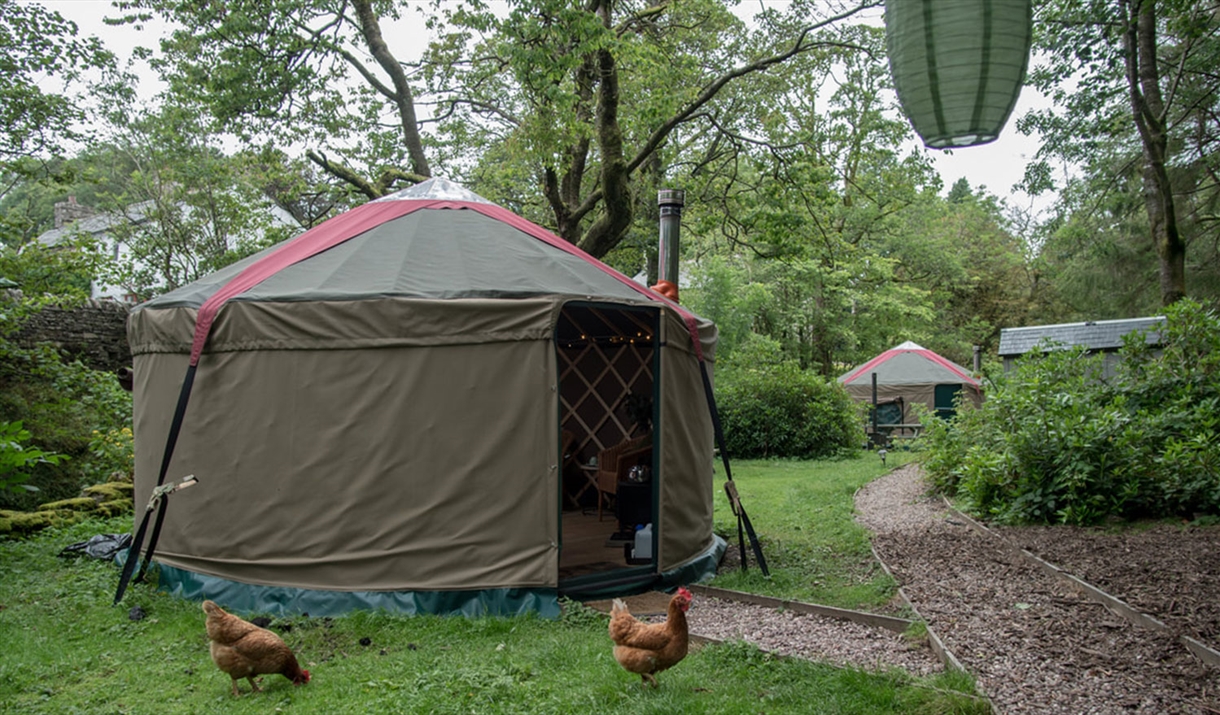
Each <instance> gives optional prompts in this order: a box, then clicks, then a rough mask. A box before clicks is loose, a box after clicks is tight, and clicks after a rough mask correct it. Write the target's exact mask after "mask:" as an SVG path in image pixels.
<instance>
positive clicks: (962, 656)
mask: <svg viewBox="0 0 1220 715" xmlns="http://www.w3.org/2000/svg"><path fill="white" fill-rule="evenodd" d="M856 511H857V519H858V520H859V522H860V523H861V524H863V525H864V526H865V527H867V528H868V529H870V530H871V531H872V532H873V548H874V551H875V552H876V554H877V555H878V557H879V558H880V559H881V560H882V562H883V563H884V564H885V565H886V567H887V568H888V569H889V570H890V571H891V573H893V574H894V576H895V578H897V579H898V582H899V584H900V587H901V593H902V595H903V596H904V597H905V598H906V599H907V600H908V601H909V602H910V604H911V605H912V607H913V608H914V609H915V610H916V611H918V613H919V614H920V616H921V617H922V618H923V619H924V620H925V621H926V622H927V624H928V627H929V628H930V629H931V630H932V631H933V632H934V633H935V634H936V635H937V636H939V638H940V640H941V641H942V642H943V643H944V645H945V646H946V648H948V650H949V651H950V652H951V653H952V654H953V655H954V656H955V657H956V659H957V660H958V661H959V662H960V663H961V664H962V666H963V667H965V669H966V670H968V671H969V672H970V673H972V674H973V675H974V676H975V678H976V679H977V682H978V686H979V689H980V690H981V691H982V692H983V693H985V694H986V695H987V696H988V697H989V698H990V699H991V703H992V706H993V708H994V710H995V711H996V712H997V713H1003V714H1004V715H1018V714H1024V713H1071V714H1072V715H1092V714H1095V713H1104V714H1109V713H1150V714H1151V713H1156V714H1157V715H1160V714H1162V713H1164V714H1167V715H1172V714H1177V713H1190V714H1192V715H1193V714H1198V715H1220V669H1218V668H1216V667H1214V666H1209V665H1206V664H1204V663H1202V662H1201V661H1199V660H1197V659H1196V658H1195V657H1193V656H1192V655H1190V654H1189V653H1188V651H1187V650H1186V649H1185V648H1184V647H1183V646H1182V644H1181V643H1180V642H1179V640H1178V636H1179V635H1180V634H1186V635H1190V636H1192V637H1194V638H1197V639H1199V640H1200V641H1202V642H1204V643H1205V644H1206V645H1208V646H1210V647H1211V648H1213V649H1217V650H1220V527H1206V528H1191V529H1183V528H1179V527H1176V526H1173V525H1159V526H1156V527H1153V528H1151V529H1147V530H1143V531H1138V532H1132V531H1131V530H1124V531H1123V532H1121V533H1120V532H1117V531H1106V530H1103V529H1079V528H1067V527H1046V528H1043V527H1007V528H996V529H992V533H991V534H985V533H981V532H980V531H979V530H977V529H975V528H973V527H972V526H971V525H970V524H969V522H968V521H967V520H966V519H964V518H963V517H962V516H961V515H959V514H957V513H956V512H954V511H953V510H951V509H950V508H948V507H947V505H946V504H945V503H944V501H943V500H940V499H938V498H934V497H932V496H930V495H929V494H928V491H927V486H926V484H925V482H924V480H923V475H922V472H921V471H920V468H919V466H918V465H917V464H910V465H906V466H904V467H901V468H899V469H896V470H894V471H893V472H891V473H890V474H888V475H886V476H885V477H882V478H881V479H878V480H876V481H874V482H872V483H870V484H868V485H867V486H865V487H864V488H863V489H861V490H860V491H859V492H858V493H857V495H856ZM1013 547H1020V548H1024V549H1027V550H1028V551H1030V552H1031V553H1034V554H1036V555H1037V556H1039V557H1041V558H1043V559H1045V560H1047V561H1049V562H1051V563H1053V564H1055V565H1056V566H1059V567H1060V568H1062V569H1064V570H1066V571H1068V572H1069V573H1071V574H1073V575H1074V576H1076V577H1077V578H1080V579H1083V580H1085V581H1087V582H1089V583H1091V584H1092V585H1094V586H1097V587H1099V588H1101V589H1102V590H1104V591H1106V592H1107V593H1109V594H1110V595H1112V596H1115V597H1117V598H1119V599H1121V600H1123V601H1125V602H1126V603H1128V604H1130V605H1132V606H1134V607H1135V608H1136V609H1137V610H1140V611H1143V612H1146V613H1148V614H1150V615H1152V616H1154V617H1155V618H1158V619H1160V620H1161V621H1163V622H1165V623H1166V624H1167V625H1168V626H1169V630H1167V631H1157V630H1151V629H1147V628H1141V627H1138V626H1135V625H1132V624H1131V623H1129V622H1127V621H1126V620H1124V619H1122V618H1121V617H1120V616H1118V615H1117V614H1115V613H1113V612H1111V611H1110V610H1108V609H1107V608H1106V607H1104V606H1102V605H1100V604H1098V603H1096V602H1094V601H1091V600H1089V599H1088V598H1086V597H1085V596H1083V595H1082V594H1081V593H1079V592H1078V591H1077V590H1076V589H1074V588H1073V587H1071V586H1070V585H1068V584H1066V583H1065V582H1064V580H1063V579H1061V578H1057V577H1055V576H1053V575H1051V574H1048V573H1047V572H1046V571H1044V570H1042V569H1040V568H1037V567H1036V566H1034V565H1033V564H1032V563H1031V561H1030V559H1028V558H1026V557H1024V556H1022V555H1021V554H1020V552H1019V551H1018V550H1017V549H1016V548H1013ZM687 617H688V619H689V621H690V624H691V633H692V635H694V636H702V637H704V638H713V639H716V640H744V641H747V642H749V643H753V644H755V645H757V646H758V647H760V648H762V649H764V650H767V651H770V652H774V653H778V654H782V655H790V656H796V657H801V658H808V659H811V660H817V661H820V662H828V663H833V664H836V665H841V666H849V667H857V668H863V669H866V670H889V669H894V668H901V669H903V670H906V671H908V672H910V673H913V674H916V675H927V674H931V673H936V672H939V671H941V670H943V668H942V665H941V663H940V661H939V660H938V659H937V658H936V657H935V656H934V655H933V653H932V651H931V650H930V648H928V647H927V646H926V645H919V644H914V643H912V642H909V641H908V640H907V639H905V638H903V637H902V636H901V635H900V634H897V633H894V632H892V631H889V630H886V629H884V628H878V627H872V626H866V625H862V624H857V623H853V622H850V621H843V620H839V619H832V618H827V617H822V616H817V615H808V614H803V613H796V612H792V611H786V610H779V609H771V608H766V607H763V606H758V605H753V604H747V603H739V602H735V601H727V600H720V599H717V598H710V597H699V598H697V599H696V601H695V604H694V606H693V607H692V608H691V610H690V612H689V613H688V614H687ZM651 620H660V619H659V618H654V619H651Z"/></svg>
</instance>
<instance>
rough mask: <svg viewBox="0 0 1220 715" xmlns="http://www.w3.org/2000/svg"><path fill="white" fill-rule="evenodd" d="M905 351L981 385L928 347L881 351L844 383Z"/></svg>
mask: <svg viewBox="0 0 1220 715" xmlns="http://www.w3.org/2000/svg"><path fill="white" fill-rule="evenodd" d="M903 353H915V354H917V355H919V356H921V357H923V358H926V359H928V360H931V361H932V362H934V363H936V364H937V365H940V366H941V367H943V368H945V369H946V370H948V371H949V372H951V373H953V374H954V375H956V376H957V377H960V378H962V380H963V381H964V382H966V383H967V384H969V385H970V386H971V387H978V386H979V381H978V380H976V379H974V378H973V377H971V376H970V375H969V374H967V373H965V372H963V371H962V370H960V369H958V367H957V365H955V364H953V363H952V362H950V361H949V360H948V359H946V358H944V357H941V356H940V355H937V354H936V353H934V352H932V351H931V350H929V349H927V348H919V349H914V348H901V349H899V348H890V349H889V350H886V351H885V352H883V353H881V354H880V355H878V356H877V357H875V358H873V359H872V360H869V361H868V362H866V363H864V364H863V365H861V366H860V367H858V368H856V369H855V370H853V371H851V372H850V373H848V374H847V377H845V378H843V384H844V385H846V384H848V383H850V382H853V381H854V380H855V379H856V378H858V377H860V376H861V375H865V374H868V373H869V372H871V371H872V369H873V368H875V367H877V366H878V365H880V364H882V363H884V362H887V361H889V360H892V359H893V358H895V357H897V356H899V355H901V354H903Z"/></svg>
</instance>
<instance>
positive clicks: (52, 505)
mask: <svg viewBox="0 0 1220 715" xmlns="http://www.w3.org/2000/svg"><path fill="white" fill-rule="evenodd" d="M60 510H68V511H96V510H97V502H96V501H94V500H93V499H91V498H89V497H76V498H74V499H60V500H59V501H52V502H47V503H46V504H40V505H39V506H38V511H60Z"/></svg>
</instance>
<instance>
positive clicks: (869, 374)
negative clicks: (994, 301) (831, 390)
mask: <svg viewBox="0 0 1220 715" xmlns="http://www.w3.org/2000/svg"><path fill="white" fill-rule="evenodd" d="M874 375H876V386H877V390H876V399H877V402H878V404H881V403H886V404H889V405H892V406H897V407H898V409H897V410H895V411H896V412H898V422H906V423H911V422H914V415H913V414H912V413H911V406H912V405H913V404H921V405H923V406H925V407H927V409H928V410H929V411H933V412H935V413H936V414H939V415H941V416H950V415H952V414H953V412H954V406H955V404H956V403H957V400H958V395H959V394H960V395H962V398H961V399H962V400H964V401H965V403H966V404H973V405H978V404H980V403H981V402H982V400H983V392H982V385H981V384H980V383H979V381H978V379H977V378H975V377H974V376H973V375H971V374H970V371H969V370H967V369H966V368H964V367H962V366H961V365H958V364H957V363H955V362H953V361H952V360H949V359H948V358H944V357H941V356H940V355H938V354H936V353H934V352H932V351H931V350H929V349H927V348H925V347H923V346H921V345H918V344H916V343H914V342H911V341H909V340H908V341H907V342H905V343H902V344H901V345H899V346H897V347H894V348H890V349H889V350H886V351H885V352H883V353H881V354H880V355H878V356H876V357H875V358H873V359H872V360H869V361H868V362H866V363H864V364H863V365H861V366H859V367H857V368H855V369H854V370H850V371H848V372H846V373H844V374H842V375H840V376H839V383H840V384H842V385H843V387H845V388H847V391H848V393H850V394H851V396H852V397H853V398H855V399H856V400H857V401H859V402H868V403H871V402H872V401H873V376H874ZM888 421H889V420H882V422H888Z"/></svg>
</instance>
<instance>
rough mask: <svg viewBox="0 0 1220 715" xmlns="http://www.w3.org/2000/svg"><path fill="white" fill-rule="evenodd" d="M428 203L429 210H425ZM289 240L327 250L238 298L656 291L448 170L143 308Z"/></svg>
mask: <svg viewBox="0 0 1220 715" xmlns="http://www.w3.org/2000/svg"><path fill="white" fill-rule="evenodd" d="M420 209H424V210H420ZM288 244H296V245H297V246H300V247H311V249H312V250H316V249H317V248H318V247H319V246H322V247H323V248H322V250H321V251H319V252H316V253H312V252H308V253H305V252H303V255H304V258H302V259H300V260H299V261H296V262H293V261H291V260H283V261H281V263H282V265H279V266H276V267H275V270H274V271H273V272H271V273H270V274H269V275H267V276H265V277H263V278H262V279H261V281H260V282H257V283H256V284H254V285H252V286H250V287H248V288H245V289H244V290H242V291H241V292H240V293H236V294H234V295H232V296H231V297H229V298H228V300H233V301H307V300H359V299H364V298H370V297H391V296H393V297H406V298H421V299H458V298H515V297H529V296H537V295H571V296H579V297H584V298H587V299H609V300H615V301H641V300H652V299H653V296H652V295H651V292H648V293H645V292H644V291H646V289H642V287H640V286H638V285H634V286H633V285H631V284H630V281H629V279H626V277H625V276H622V275H621V274H619V273H617V272H615V271H612V270H609V269H608V268H607V267H606V266H604V265H603V264H601V263H600V262H598V261H595V260H593V259H592V258H591V257H590V256H588V255H587V254H585V253H584V252H582V251H580V250H579V249H577V248H576V247H575V246H572V245H571V244H569V243H568V242H566V241H563V240H562V239H559V238H558V237H556V236H554V235H553V234H551V233H550V232H548V231H546V230H545V229H543V228H541V227H539V226H537V225H535V224H533V223H530V222H529V221H527V220H525V219H522V218H521V217H519V216H517V215H516V214H513V213H512V212H510V211H508V210H507V209H504V208H502V207H500V206H497V205H495V204H493V203H491V202H489V201H487V200H486V199H484V198H482V197H480V196H478V195H477V194H474V193H473V192H471V191H469V190H467V189H465V188H463V187H461V186H459V185H458V184H455V183H453V182H451V181H447V180H445V179H440V178H433V179H429V180H427V181H425V182H423V183H421V184H418V185H416V186H413V187H411V188H409V189H406V190H404V191H400V192H398V193H395V194H392V195H389V196H386V197H384V198H381V199H377V200H376V201H372V202H369V203H368V204H365V205H363V206H360V207H357V208H356V209H353V210H351V211H348V212H346V213H344V214H340V215H339V216H336V217H335V218H332V219H330V220H328V221H326V222H324V223H322V224H319V225H318V226H315V227H314V228H312V229H310V230H309V231H306V232H304V233H302V234H301V235H299V236H297V237H296V238H293V239H290V240H289V241H287V242H284V243H280V244H277V245H275V246H272V247H271V248H268V249H266V250H264V251H262V252H260V253H258V254H255V255H253V256H249V257H247V258H245V259H244V260H242V261H239V262H237V263H234V264H232V265H230V266H227V267H225V268H223V269H221V270H219V271H217V272H215V273H212V274H210V275H208V276H206V277H204V278H202V279H200V280H198V281H195V282H194V283H191V284H189V285H186V286H183V287H181V288H178V289H177V290H174V291H170V292H168V293H165V294H164V295H161V296H159V297H157V298H154V299H152V300H150V301H148V302H146V303H143V304H141V305H140V306H138V307H137V309H146V308H171V307H199V306H201V305H203V304H204V302H206V301H207V300H208V299H209V298H211V297H212V296H214V295H215V294H216V293H217V291H219V290H220V289H221V288H222V287H223V286H225V285H226V284H228V283H229V282H230V281H232V280H233V279H234V278H236V277H238V276H239V275H240V274H242V272H243V271H246V270H247V269H248V268H250V267H251V266H254V265H255V264H257V263H259V262H260V261H261V262H264V263H266V262H268V261H267V259H268V258H269V256H271V255H272V254H276V253H278V254H281V255H282V254H284V253H288V251H285V249H286V248H287V247H288Z"/></svg>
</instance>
